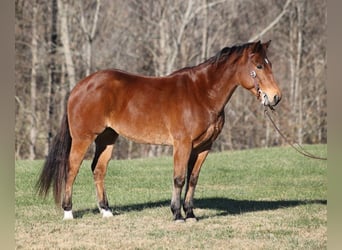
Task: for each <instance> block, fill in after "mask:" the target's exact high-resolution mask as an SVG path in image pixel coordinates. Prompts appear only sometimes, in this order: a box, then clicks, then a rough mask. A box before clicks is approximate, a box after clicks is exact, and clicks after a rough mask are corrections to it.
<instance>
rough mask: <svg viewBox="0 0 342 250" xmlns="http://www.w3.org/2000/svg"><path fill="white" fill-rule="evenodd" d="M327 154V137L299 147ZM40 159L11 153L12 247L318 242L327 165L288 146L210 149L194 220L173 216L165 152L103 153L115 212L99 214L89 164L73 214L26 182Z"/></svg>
mask: <svg viewBox="0 0 342 250" xmlns="http://www.w3.org/2000/svg"><path fill="white" fill-rule="evenodd" d="M305 148H306V149H308V150H309V151H310V152H312V153H314V154H318V155H322V156H326V154H327V145H314V146H306V147H305ZM42 163H43V162H42V161H17V162H16V170H15V173H16V177H15V199H16V200H15V215H16V222H15V241H16V248H17V249H37V248H39V249H43V248H44V249H326V246H327V163H326V162H325V161H319V160H312V159H308V158H305V157H303V156H301V155H299V154H298V153H296V152H295V151H294V150H293V149H291V148H287V147H282V148H269V149H255V150H245V151H234V152H224V153H212V154H209V157H208V159H207V160H206V162H205V163H204V166H203V168H202V172H201V175H200V178H199V182H198V186H197V190H196V194H195V206H196V209H195V214H196V215H197V216H198V218H199V221H198V222H193V223H181V224H179V223H174V222H173V221H172V215H171V212H170V209H169V204H170V199H171V192H172V172H173V169H172V159H171V158H158V159H141V160H126V161H111V163H110V166H109V168H108V172H107V177H106V183H107V194H108V199H109V202H110V205H111V208H112V210H113V213H114V217H112V218H106V219H103V218H101V216H100V214H99V213H98V210H97V207H96V204H95V190H94V184H93V181H92V174H91V171H90V162H89V161H85V162H84V163H83V166H82V167H81V170H80V173H79V175H78V177H77V179H76V183H75V185H74V196H73V205H74V206H73V209H74V216H75V217H76V218H75V219H74V220H73V221H63V220H62V216H63V214H62V211H61V210H60V209H56V208H55V206H54V203H53V200H52V198H51V197H49V198H48V199H46V200H42V199H40V198H39V197H37V196H36V195H35V191H34V185H35V182H36V180H37V176H38V174H39V171H40V169H41V166H42Z"/></svg>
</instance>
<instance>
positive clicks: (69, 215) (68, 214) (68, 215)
mask: <svg viewBox="0 0 342 250" xmlns="http://www.w3.org/2000/svg"><path fill="white" fill-rule="evenodd" d="M73 218H74V216H73V215H72V210H70V211H64V217H63V220H72V219H73Z"/></svg>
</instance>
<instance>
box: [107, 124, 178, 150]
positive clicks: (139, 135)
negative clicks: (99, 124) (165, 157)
mask: <svg viewBox="0 0 342 250" xmlns="http://www.w3.org/2000/svg"><path fill="white" fill-rule="evenodd" d="M111 127H112V128H113V129H114V130H115V131H116V132H117V133H118V134H119V135H121V136H124V137H126V138H127V139H130V140H133V141H135V142H138V143H147V144H160V145H172V139H171V136H170V133H169V131H168V129H167V128H166V127H165V126H164V125H163V123H158V122H153V120H151V121H147V120H141V119H140V120H139V119H127V118H123V119H119V120H116V121H114V122H113V123H112V124H111Z"/></svg>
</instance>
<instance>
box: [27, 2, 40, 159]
mask: <svg viewBox="0 0 342 250" xmlns="http://www.w3.org/2000/svg"><path fill="white" fill-rule="evenodd" d="M37 13H38V6H37V3H36V2H34V3H33V18H32V41H31V53H32V60H31V63H32V70H31V84H30V87H31V88H30V115H29V121H30V145H29V159H30V160H33V159H34V158H35V155H36V152H35V145H36V139H37V125H38V124H37V121H36V116H35V114H36V99H37V71H36V67H37V64H38V55H37V53H38V45H37V15H38V14H37Z"/></svg>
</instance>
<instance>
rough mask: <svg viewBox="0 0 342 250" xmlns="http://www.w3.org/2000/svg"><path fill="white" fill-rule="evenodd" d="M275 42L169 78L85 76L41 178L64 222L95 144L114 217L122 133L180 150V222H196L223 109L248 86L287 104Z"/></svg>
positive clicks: (227, 51) (246, 47)
mask: <svg viewBox="0 0 342 250" xmlns="http://www.w3.org/2000/svg"><path fill="white" fill-rule="evenodd" d="M270 42H271V41H268V42H266V43H261V42H260V41H258V42H252V43H246V44H242V45H235V46H233V47H226V48H224V49H222V50H221V51H220V52H219V53H217V54H216V55H215V56H213V57H211V58H209V59H208V60H206V61H205V62H203V63H201V64H199V65H197V66H193V67H186V68H183V69H180V70H177V71H175V72H173V73H171V74H170V75H167V76H164V77H147V76H142V75H136V74H130V73H127V72H124V71H120V70H115V69H108V70H102V71H98V72H96V73H93V74H91V75H89V76H88V77H86V78H84V79H83V80H81V81H80V82H79V83H78V84H77V85H76V86H75V87H74V89H73V90H72V91H71V93H70V95H69V98H68V103H67V109H66V113H65V115H64V118H63V120H62V124H61V128H60V131H59V132H58V134H57V135H56V136H55V138H54V140H53V143H52V145H51V149H50V151H49V154H48V156H47V158H46V161H45V163H44V166H43V169H42V172H41V174H40V177H39V179H38V181H37V191H38V194H40V195H41V196H46V195H47V194H48V192H49V189H50V187H51V186H52V188H53V196H54V199H55V202H56V204H57V205H61V206H62V208H63V210H64V219H73V214H72V187H73V183H74V180H75V178H76V175H77V173H78V171H79V168H80V165H81V163H82V161H83V158H84V155H85V153H86V151H87V149H88V147H89V146H90V145H91V143H93V142H94V141H95V145H96V149H95V156H94V159H93V162H92V164H91V170H92V172H93V177H94V183H95V186H96V194H97V200H98V207H99V210H100V212H101V213H102V216H103V217H110V216H113V214H112V212H111V211H110V208H109V205H108V200H107V195H106V191H105V186H104V178H105V175H106V169H107V164H108V162H109V160H110V158H111V155H112V150H113V145H114V143H115V141H116V139H117V138H118V136H119V135H122V136H124V137H126V138H128V139H131V140H133V141H136V142H139V143H149V144H163V145H172V146H173V160H174V171H173V192H172V199H171V211H172V214H173V219H174V220H175V221H184V220H197V219H196V217H195V215H194V212H193V209H194V202H193V198H194V192H195V188H196V184H197V181H198V177H199V173H200V170H201V166H202V163H203V162H204V160H205V159H206V157H207V155H208V153H209V150H210V149H211V146H212V144H213V142H214V141H215V139H216V138H217V136H218V135H219V133H220V132H221V130H222V127H223V124H224V120H225V117H224V107H225V105H226V104H227V102H228V101H229V99H230V97H231V96H232V94H233V93H234V91H235V89H236V88H237V87H238V86H242V87H243V88H245V89H247V90H249V91H250V92H251V93H252V94H253V95H254V96H255V97H256V98H257V99H258V100H260V101H261V102H262V104H263V105H265V106H268V107H270V108H273V107H274V106H275V105H277V104H278V102H279V101H280V99H281V92H280V89H279V87H278V85H277V82H276V81H275V79H274V77H273V73H272V64H271V62H270V61H269V59H268V58H267V55H266V52H267V49H268V47H269V45H270ZM185 183H186V188H185V195H184V201H183V210H184V213H185V219H184V217H183V216H182V213H181V193H182V189H183V186H184V185H185Z"/></svg>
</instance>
